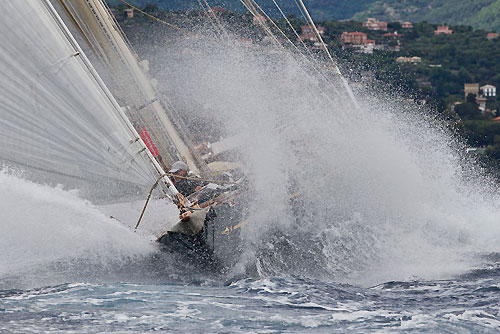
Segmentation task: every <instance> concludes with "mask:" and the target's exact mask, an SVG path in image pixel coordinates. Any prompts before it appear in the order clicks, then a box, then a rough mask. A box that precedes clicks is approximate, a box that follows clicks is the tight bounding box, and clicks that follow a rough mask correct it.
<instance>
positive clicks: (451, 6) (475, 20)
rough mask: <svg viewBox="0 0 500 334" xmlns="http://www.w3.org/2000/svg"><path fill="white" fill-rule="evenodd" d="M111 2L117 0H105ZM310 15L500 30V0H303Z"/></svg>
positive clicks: (234, 6)
mask: <svg viewBox="0 0 500 334" xmlns="http://www.w3.org/2000/svg"><path fill="white" fill-rule="evenodd" d="M107 2H108V3H109V4H110V5H118V4H120V2H119V0H107ZM128 2H130V3H131V4H133V5H135V6H138V7H140V8H144V6H146V5H147V4H154V5H156V6H158V7H159V8H160V9H163V10H189V9H198V8H199V3H198V0H128ZM257 2H258V3H259V5H260V6H261V7H262V8H263V9H264V10H265V11H266V12H267V13H268V14H269V15H271V16H273V17H279V16H280V14H279V11H278V10H277V9H276V7H275V6H274V3H273V1H272V0H258V1H257ZM276 2H277V3H278V4H279V5H280V7H281V8H282V10H283V11H284V12H285V13H287V14H295V15H297V16H299V15H300V12H299V10H298V8H297V6H296V3H295V1H294V0H277V1H276ZM208 3H209V4H210V5H211V6H219V7H224V8H227V9H230V10H233V11H237V12H245V11H246V9H245V8H244V7H243V5H242V4H241V2H240V1H239V0H231V1H227V0H211V1H208ZM304 3H305V4H306V6H307V8H308V9H309V11H310V13H311V15H312V17H313V18H314V19H315V20H317V21H326V20H345V19H350V18H354V19H355V20H360V21H363V20H365V19H366V18H368V17H375V18H378V19H381V20H386V21H411V22H422V21H427V22H429V23H448V24H453V25H470V26H472V27H474V28H476V29H477V28H482V29H485V30H488V31H496V32H500V0H304Z"/></svg>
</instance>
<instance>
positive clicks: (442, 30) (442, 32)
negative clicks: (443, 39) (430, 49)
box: [434, 26, 453, 35]
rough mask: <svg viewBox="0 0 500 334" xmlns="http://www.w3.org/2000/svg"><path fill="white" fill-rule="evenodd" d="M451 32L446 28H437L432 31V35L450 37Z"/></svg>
mask: <svg viewBox="0 0 500 334" xmlns="http://www.w3.org/2000/svg"><path fill="white" fill-rule="evenodd" d="M452 33H453V30H450V29H448V26H438V27H437V29H436V30H434V35H451V34H452Z"/></svg>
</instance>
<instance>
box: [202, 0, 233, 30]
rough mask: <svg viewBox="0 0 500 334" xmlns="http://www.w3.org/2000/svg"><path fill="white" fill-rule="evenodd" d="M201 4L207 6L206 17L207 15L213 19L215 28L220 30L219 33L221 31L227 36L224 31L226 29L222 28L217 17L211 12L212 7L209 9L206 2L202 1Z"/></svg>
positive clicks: (205, 0)
mask: <svg viewBox="0 0 500 334" xmlns="http://www.w3.org/2000/svg"><path fill="white" fill-rule="evenodd" d="M198 2H200V0H198ZM203 2H204V3H205V5H206V6H207V9H206V11H207V15H208V17H210V16H211V17H212V18H213V20H214V21H215V25H216V26H217V28H219V29H220V31H221V32H222V33H223V34H225V35H227V31H226V29H225V28H224V26H223V25H222V23H220V20H219V18H218V17H217V15H216V14H215V13H214V11H213V10H212V7H210V5H209V4H208V2H207V0H203ZM203 9H205V7H203Z"/></svg>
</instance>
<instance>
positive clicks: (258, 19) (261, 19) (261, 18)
mask: <svg viewBox="0 0 500 334" xmlns="http://www.w3.org/2000/svg"><path fill="white" fill-rule="evenodd" d="M266 21H267V17H266V16H265V15H260V14H258V15H255V16H254V17H253V20H252V22H253V24H255V25H259V24H261V23H264V22H266Z"/></svg>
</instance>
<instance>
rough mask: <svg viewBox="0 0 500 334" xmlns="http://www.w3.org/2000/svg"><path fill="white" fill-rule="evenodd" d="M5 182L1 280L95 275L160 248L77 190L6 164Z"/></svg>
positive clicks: (1, 175) (35, 282)
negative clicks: (32, 179) (11, 169)
mask: <svg viewBox="0 0 500 334" xmlns="http://www.w3.org/2000/svg"><path fill="white" fill-rule="evenodd" d="M0 185H1V186H0V202H1V203H2V219H1V225H2V233H1V242H0V254H1V255H0V281H1V282H3V283H4V284H7V283H5V282H7V281H8V282H9V283H8V286H9V287H12V286H15V287H19V286H26V285H27V286H39V285H40V284H41V282H42V281H45V282H46V283H47V284H54V283H57V282H61V283H63V282H67V281H68V280H72V279H78V280H79V281H92V280H93V279H94V278H95V277H99V276H100V275H101V274H102V272H105V271H109V270H113V266H119V265H122V264H124V263H131V262H133V261H134V260H133V259H135V261H140V260H141V259H142V258H143V257H144V256H146V255H148V254H150V253H152V252H154V250H155V248H154V247H153V245H152V243H151V242H150V240H149V239H147V238H144V236H140V235H138V234H134V233H133V232H132V230H131V229H129V228H126V227H124V226H122V225H121V224H119V223H118V222H117V221H116V220H112V219H110V218H109V217H106V216H105V215H103V213H102V212H101V211H99V210H98V209H97V208H96V207H95V206H93V205H91V204H90V203H89V202H88V201H86V200H83V199H82V198H80V197H79V196H78V192H77V191H65V190H63V189H62V188H61V187H50V186H45V185H40V184H35V183H32V182H30V181H26V180H24V179H22V178H21V177H20V175H18V176H15V175H11V174H10V173H7V172H6V171H5V170H4V171H2V172H0ZM100 271H101V272H100ZM101 276H102V275H101ZM2 285H3V284H2Z"/></svg>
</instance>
